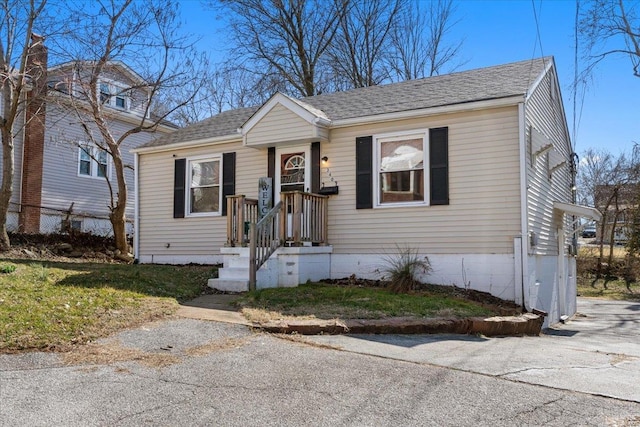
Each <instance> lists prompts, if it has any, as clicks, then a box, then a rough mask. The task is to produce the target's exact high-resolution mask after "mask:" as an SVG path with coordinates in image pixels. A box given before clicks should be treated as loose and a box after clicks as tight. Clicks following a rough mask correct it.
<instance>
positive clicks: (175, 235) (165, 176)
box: [138, 141, 267, 263]
mask: <svg viewBox="0 0 640 427" xmlns="http://www.w3.org/2000/svg"><path fill="white" fill-rule="evenodd" d="M229 152H235V153H236V194H244V195H245V196H247V197H249V198H257V195H258V179H259V178H260V177H263V176H266V175H267V149H266V148H263V149H255V148H246V147H243V146H242V143H241V141H237V142H234V143H229V144H219V145H212V146H208V147H199V148H193V149H180V150H175V151H167V152H161V153H150V154H141V155H140V158H139V179H140V187H141V188H142V192H141V193H140V194H139V204H140V205H139V210H140V212H139V217H140V223H139V231H140V254H139V255H138V257H139V258H140V259H141V260H143V261H144V262H158V263H161V262H172V260H174V259H179V258H180V257H183V258H180V259H189V260H193V262H197V261H195V260H196V259H208V258H206V257H211V256H217V255H219V253H220V248H221V247H222V246H224V244H225V243H226V241H227V217H226V216H207V217H186V218H173V188H174V167H175V166H174V164H175V160H176V159H180V158H190V157H195V156H208V155H219V154H222V153H229ZM167 245H168V246H169V247H167Z"/></svg>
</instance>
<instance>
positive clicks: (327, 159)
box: [322, 156, 329, 164]
mask: <svg viewBox="0 0 640 427" xmlns="http://www.w3.org/2000/svg"><path fill="white" fill-rule="evenodd" d="M328 161H329V158H328V157H327V156H324V157H323V158H322V163H324V164H326V163H327V162H328Z"/></svg>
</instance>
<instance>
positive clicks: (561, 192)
mask: <svg viewBox="0 0 640 427" xmlns="http://www.w3.org/2000/svg"><path fill="white" fill-rule="evenodd" d="M554 84H555V83H554V81H553V74H552V73H547V74H546V76H545V77H544V78H543V79H542V81H541V82H540V85H538V87H537V88H536V89H535V91H534V92H533V93H532V94H531V96H530V98H529V100H528V101H527V103H526V107H525V109H526V111H525V117H526V119H525V125H526V141H527V144H528V146H527V152H530V151H532V149H531V147H530V145H531V144H533V146H534V147H535V146H540V142H539V141H542V140H546V141H548V142H550V143H551V144H552V145H553V148H552V149H550V150H549V151H547V152H546V153H543V154H541V155H539V156H533V155H527V156H526V157H527V186H528V191H527V205H528V212H527V217H528V231H529V232H530V233H531V232H533V233H535V236H536V239H537V244H536V245H535V247H530V253H531V254H535V255H557V254H558V242H557V237H556V236H557V228H558V227H559V226H560V225H561V224H560V218H559V217H554V215H556V214H557V213H554V211H553V202H554V201H558V202H566V203H571V202H572V200H571V170H570V164H571V157H570V156H571V152H572V149H571V146H570V141H569V140H568V136H567V134H566V131H565V126H564V112H563V110H562V107H561V99H559V96H558V95H556V92H555V90H554V88H553V87H552V85H554ZM550 94H551V95H550ZM547 157H548V158H549V166H550V167H552V166H554V164H556V163H558V162H559V161H560V160H564V161H565V164H564V165H563V166H561V167H560V168H559V169H557V170H556V171H555V172H553V173H552V174H551V177H549V174H548V173H547Z"/></svg>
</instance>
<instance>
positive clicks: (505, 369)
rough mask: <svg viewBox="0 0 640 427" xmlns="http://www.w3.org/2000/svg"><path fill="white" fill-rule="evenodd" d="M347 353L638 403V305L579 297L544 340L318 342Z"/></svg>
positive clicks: (364, 338) (366, 338)
mask: <svg viewBox="0 0 640 427" xmlns="http://www.w3.org/2000/svg"><path fill="white" fill-rule="evenodd" d="M305 339H306V340H308V341H311V342H314V343H317V344H323V345H331V346H333V347H336V348H340V349H342V350H345V351H350V352H355V353H360V354H369V355H375V356H380V357H384V358H391V359H398V360H404V361H411V362H418V363H428V364H432V365H435V366H441V367H448V368H455V369H459V370H462V371H467V372H473V373H480V374H485V375H491V376H494V377H499V378H505V379H509V380H513V381H520V382H525V383H529V384H538V385H544V386H548V387H554V388H558V389H564V390H572V391H578V392H583V393H589V394H593V395H598V396H609V397H614V398H617V399H623V400H628V401H634V402H640V303H637V302H626V301H605V300H598V299H590V298H578V314H577V315H576V316H575V317H574V318H573V319H571V320H570V321H568V322H567V323H566V324H559V325H556V326H554V327H553V328H551V329H549V330H547V331H546V332H545V334H544V335H542V336H540V337H508V338H490V339H487V338H483V337H477V336H460V335H351V336H348V335H347V336H345V335H343V336H314V337H305Z"/></svg>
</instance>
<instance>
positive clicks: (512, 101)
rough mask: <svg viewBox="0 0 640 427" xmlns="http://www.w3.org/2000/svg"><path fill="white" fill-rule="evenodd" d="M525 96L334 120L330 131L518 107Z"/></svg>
mask: <svg viewBox="0 0 640 427" xmlns="http://www.w3.org/2000/svg"><path fill="white" fill-rule="evenodd" d="M524 99H525V98H524V94H522V95H514V96H508V97H504V98H495V99H487V100H482V101H472V102H465V103H461V104H452V105H442V106H438V107H430V108H421V109H418V110H409V111H399V112H395V113H387V114H376V115H372V116H362V117H353V118H349V119H342V120H333V121H332V122H331V126H329V128H330V129H336V128H343V127H349V126H355V125H362V124H370V123H381V122H390V121H396V120H403V119H411V118H415V117H424V116H432V115H436V114H449V113H458V112H463V111H475V110H483V109H487V108H499V107H507V106H517V105H518V104H520V103H522V102H523V101H524Z"/></svg>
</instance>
